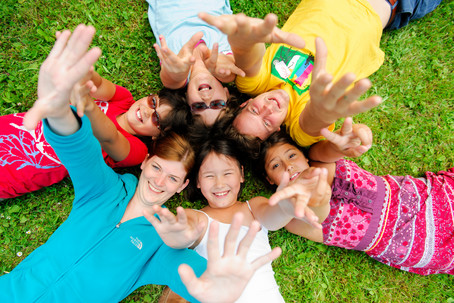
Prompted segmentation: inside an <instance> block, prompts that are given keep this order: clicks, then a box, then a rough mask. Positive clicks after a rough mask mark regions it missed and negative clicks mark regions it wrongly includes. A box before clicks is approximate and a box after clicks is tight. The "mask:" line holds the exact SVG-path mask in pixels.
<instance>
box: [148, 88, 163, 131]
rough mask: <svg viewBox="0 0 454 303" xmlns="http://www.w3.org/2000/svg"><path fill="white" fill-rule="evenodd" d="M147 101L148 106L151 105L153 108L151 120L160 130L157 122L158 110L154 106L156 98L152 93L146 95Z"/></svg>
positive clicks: (159, 124)
mask: <svg viewBox="0 0 454 303" xmlns="http://www.w3.org/2000/svg"><path fill="white" fill-rule="evenodd" d="M147 102H148V106H149V107H151V108H152V109H154V112H153V113H152V114H151V122H152V123H153V124H154V125H155V126H156V127H157V128H158V129H159V130H161V123H159V120H160V118H159V114H158V112H157V111H156V108H157V105H156V104H157V102H156V98H155V96H154V95H149V96H148V99H147Z"/></svg>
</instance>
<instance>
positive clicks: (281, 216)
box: [250, 197, 294, 230]
mask: <svg viewBox="0 0 454 303" xmlns="http://www.w3.org/2000/svg"><path fill="white" fill-rule="evenodd" d="M254 199H264V200H262V201H260V202H258V203H254V202H256V201H254ZM254 199H252V200H251V201H250V205H251V208H252V210H253V214H254V217H255V218H256V219H257V220H258V221H259V222H260V224H262V225H263V226H264V227H266V228H267V229H268V230H279V229H281V228H282V227H284V226H286V225H287V224H288V223H289V222H290V221H291V220H293V219H294V216H293V207H292V206H290V205H287V204H286V203H279V204H277V205H274V206H271V205H269V204H268V199H266V198H264V197H257V198H254Z"/></svg>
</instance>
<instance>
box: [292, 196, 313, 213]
mask: <svg viewBox="0 0 454 303" xmlns="http://www.w3.org/2000/svg"><path fill="white" fill-rule="evenodd" d="M310 196H311V195H310V194H309V193H307V192H302V193H300V194H299V195H298V196H296V200H295V217H297V218H304V216H305V209H306V207H307V203H308V202H309V198H310Z"/></svg>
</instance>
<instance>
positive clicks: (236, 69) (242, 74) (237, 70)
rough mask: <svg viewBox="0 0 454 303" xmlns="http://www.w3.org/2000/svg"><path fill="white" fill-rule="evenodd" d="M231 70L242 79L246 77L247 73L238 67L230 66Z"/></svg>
mask: <svg viewBox="0 0 454 303" xmlns="http://www.w3.org/2000/svg"><path fill="white" fill-rule="evenodd" d="M229 70H230V71H231V72H232V73H233V74H235V75H238V76H240V77H246V73H245V72H244V71H243V70H242V69H241V68H239V67H238V66H236V65H232V66H230V68H229Z"/></svg>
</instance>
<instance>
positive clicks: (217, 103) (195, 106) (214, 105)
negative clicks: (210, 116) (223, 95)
mask: <svg viewBox="0 0 454 303" xmlns="http://www.w3.org/2000/svg"><path fill="white" fill-rule="evenodd" d="M224 107H225V101H224V100H213V101H211V102H210V106H208V105H206V104H205V102H195V103H192V104H191V110H192V111H193V112H201V111H204V110H206V109H207V108H211V109H221V108H224Z"/></svg>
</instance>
